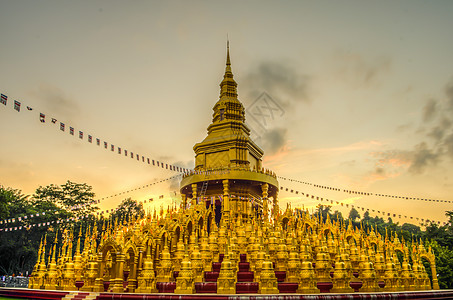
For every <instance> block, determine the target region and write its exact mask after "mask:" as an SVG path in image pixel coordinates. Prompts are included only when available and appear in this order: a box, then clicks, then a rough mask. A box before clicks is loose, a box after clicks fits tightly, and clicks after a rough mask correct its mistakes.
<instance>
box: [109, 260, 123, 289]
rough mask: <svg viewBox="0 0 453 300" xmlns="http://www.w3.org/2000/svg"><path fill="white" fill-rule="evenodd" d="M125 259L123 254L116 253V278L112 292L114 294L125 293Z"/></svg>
mask: <svg viewBox="0 0 453 300" xmlns="http://www.w3.org/2000/svg"><path fill="white" fill-rule="evenodd" d="M124 259H125V256H124V254H123V253H119V252H117V253H116V265H115V269H116V270H115V271H116V278H115V279H114V280H113V287H112V292H114V293H122V292H124V287H123V268H124Z"/></svg>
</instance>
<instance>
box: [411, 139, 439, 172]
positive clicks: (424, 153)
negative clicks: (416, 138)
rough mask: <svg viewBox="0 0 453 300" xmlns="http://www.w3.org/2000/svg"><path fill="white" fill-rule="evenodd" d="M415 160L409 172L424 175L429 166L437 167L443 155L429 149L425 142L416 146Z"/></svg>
mask: <svg viewBox="0 0 453 300" xmlns="http://www.w3.org/2000/svg"><path fill="white" fill-rule="evenodd" d="M412 153H413V160H412V163H411V165H410V167H409V172H412V173H417V174H420V173H423V171H424V170H425V168H426V167H427V166H429V165H436V164H437V163H438V162H439V159H440V156H441V154H440V153H439V152H436V151H435V150H433V149H429V148H428V145H427V144H426V143H425V142H422V143H420V144H418V145H416V146H415V149H414V151H413V152H412Z"/></svg>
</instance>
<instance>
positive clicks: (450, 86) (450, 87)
mask: <svg viewBox="0 0 453 300" xmlns="http://www.w3.org/2000/svg"><path fill="white" fill-rule="evenodd" d="M445 95H446V96H447V105H448V108H450V109H453V80H451V81H450V82H449V83H447V85H446V87H445Z"/></svg>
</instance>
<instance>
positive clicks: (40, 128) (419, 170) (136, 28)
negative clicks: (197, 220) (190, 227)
mask: <svg viewBox="0 0 453 300" xmlns="http://www.w3.org/2000/svg"><path fill="white" fill-rule="evenodd" d="M452 13H453V2H452V1H412V0H411V1H396V2H395V1H190V2H187V1H127V2H126V1H5V0H0V38H1V46H0V47H1V50H0V92H1V93H2V94H5V95H7V96H8V103H7V105H6V106H4V105H1V104H0V126H1V130H0V141H1V147H0V184H1V185H3V186H4V187H12V188H15V189H20V190H22V192H23V193H25V194H30V195H31V194H33V193H34V191H35V190H36V189H37V188H38V187H39V186H46V185H49V184H63V183H65V182H66V181H67V180H71V181H75V182H79V183H87V184H89V185H91V186H92V187H93V191H94V192H95V193H96V197H97V198H99V199H102V198H105V197H108V196H111V195H115V194H119V193H122V192H124V191H129V190H134V191H133V192H129V193H127V194H121V195H119V196H116V197H115V196H113V197H109V198H107V199H105V200H103V201H102V202H101V204H100V207H101V208H103V209H110V208H114V207H116V206H117V205H118V204H119V203H120V202H121V201H122V200H123V199H124V198H125V197H132V198H133V199H136V200H145V199H149V198H153V199H156V200H155V201H154V202H153V203H152V205H151V207H153V206H154V205H155V206H159V205H161V204H165V205H167V204H168V203H169V202H172V201H178V197H177V196H175V193H174V191H178V187H179V182H178V180H176V179H173V180H169V181H165V182H162V183H158V184H155V185H152V186H148V187H146V188H143V189H137V190H135V189H136V188H138V187H141V186H146V185H149V184H151V183H153V182H156V181H157V182H158V181H160V180H162V179H166V178H169V177H171V176H174V175H176V173H175V172H173V171H170V170H163V169H161V168H156V167H152V166H149V165H147V164H146V163H140V162H137V161H136V160H133V159H130V158H126V157H124V156H123V155H118V154H117V153H116V151H115V152H112V151H110V149H107V150H106V149H104V148H103V147H102V146H101V147H98V146H96V145H95V144H90V143H88V141H87V135H88V134H90V135H92V136H93V137H94V138H100V139H101V141H107V142H108V144H109V145H110V144H113V145H115V147H118V146H119V147H122V149H127V150H129V151H133V152H134V153H138V154H140V155H143V156H145V157H149V158H151V159H155V160H159V161H164V162H167V163H171V164H175V165H178V166H182V167H186V168H191V167H193V165H194V152H193V149H192V147H193V145H194V144H195V143H197V142H200V141H202V140H203V139H204V137H205V136H206V133H207V132H206V129H207V127H208V125H209V124H210V122H211V120H212V112H213V111H212V108H213V106H214V104H215V103H216V101H217V100H218V97H219V83H220V82H221V80H222V77H223V73H224V70H225V59H226V40H227V36H228V39H229V41H230V55H231V63H232V70H233V74H234V76H235V77H234V78H235V80H236V82H237V83H238V94H239V100H240V101H241V102H242V103H243V104H244V106H245V108H246V122H247V124H248V126H249V127H250V128H251V130H252V138H253V139H254V140H255V141H256V142H257V144H258V145H259V146H260V147H261V148H262V149H263V150H264V153H265V154H264V160H263V165H264V167H266V168H268V169H271V170H273V171H274V172H276V173H277V175H279V176H283V177H285V178H293V179H296V180H299V181H303V182H310V183H313V184H318V185H322V186H329V187H337V188H340V189H347V190H357V191H363V192H369V193H374V194H389V195H398V196H407V197H418V198H427V199H443V200H450V201H452V200H453V197H452V195H453V35H452V34H451V28H453V18H451V15H452ZM14 100H18V101H20V102H21V103H22V106H21V111H20V112H17V111H15V110H14V109H13V101H14ZM26 106H30V107H32V108H33V110H32V111H28V110H27V109H26ZM269 107H272V108H273V110H266V108H269ZM39 113H44V114H45V115H46V122H45V123H41V122H40V120H39ZM51 118H55V119H56V120H57V121H56V123H55V124H52V122H51ZM60 122H63V123H65V124H66V126H67V127H66V131H65V132H62V131H60V130H59V123H60ZM68 126H72V127H74V128H75V132H76V133H75V136H71V135H70V134H69V133H68ZM78 131H83V132H84V137H83V139H79V138H78ZM109 147H110V146H109ZM279 184H280V185H281V186H283V187H285V188H286V187H288V188H289V189H294V190H298V191H300V192H305V193H309V194H311V195H317V196H320V197H324V198H328V199H333V200H337V201H343V202H344V203H349V204H353V205H357V206H361V207H366V208H369V209H375V210H382V211H388V212H391V213H395V214H404V215H407V216H413V217H414V218H416V217H417V218H425V219H430V220H436V221H441V222H444V221H446V218H445V211H447V210H452V205H451V203H444V202H434V203H433V202H429V201H415V200H406V199H399V198H398V199H395V198H389V197H378V196H363V195H351V194H349V193H344V192H337V191H331V190H326V189H320V188H315V187H313V186H310V185H305V184H300V183H297V182H293V181H287V180H283V179H281V180H279ZM162 194H163V195H164V198H163V199H157V198H158V196H159V195H162ZM279 201H280V204H281V206H282V207H283V208H284V207H285V205H286V204H287V203H291V205H292V206H293V207H302V206H303V207H304V208H308V209H313V207H315V206H316V205H317V204H318V203H319V202H317V201H315V200H312V199H310V200H307V199H304V198H300V197H297V196H296V195H294V194H291V193H289V192H284V191H282V192H280V194H279ZM332 209H333V210H336V209H338V210H340V211H342V212H343V214H345V215H347V213H348V211H349V209H346V208H345V207H341V206H333V207H332ZM359 213H361V214H363V212H362V211H359ZM371 215H372V216H374V215H376V214H375V213H372V214H371ZM394 221H399V222H401V223H404V222H408V221H409V220H408V219H395V220H394Z"/></svg>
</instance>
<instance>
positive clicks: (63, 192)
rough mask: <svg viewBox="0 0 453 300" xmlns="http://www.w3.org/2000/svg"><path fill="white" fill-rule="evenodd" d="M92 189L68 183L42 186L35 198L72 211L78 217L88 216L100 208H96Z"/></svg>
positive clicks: (87, 186) (85, 185)
mask: <svg viewBox="0 0 453 300" xmlns="http://www.w3.org/2000/svg"><path fill="white" fill-rule="evenodd" d="M91 190H92V187H91V186H89V185H87V184H86V183H75V182H71V181H69V180H68V181H67V182H66V183H65V184H63V185H60V186H58V185H54V184H51V185H48V186H45V187H43V186H40V187H39V188H38V189H37V190H36V192H35V195H33V198H34V199H36V200H39V202H40V203H45V202H52V203H55V204H57V205H58V206H60V207H61V208H63V209H65V210H68V211H71V212H72V213H74V215H75V216H76V217H82V216H83V217H84V216H87V215H89V214H91V213H93V212H95V211H96V210H98V209H99V208H98V207H97V206H95V204H96V200H94V195H95V194H94V193H93V192H92V191H91Z"/></svg>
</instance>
